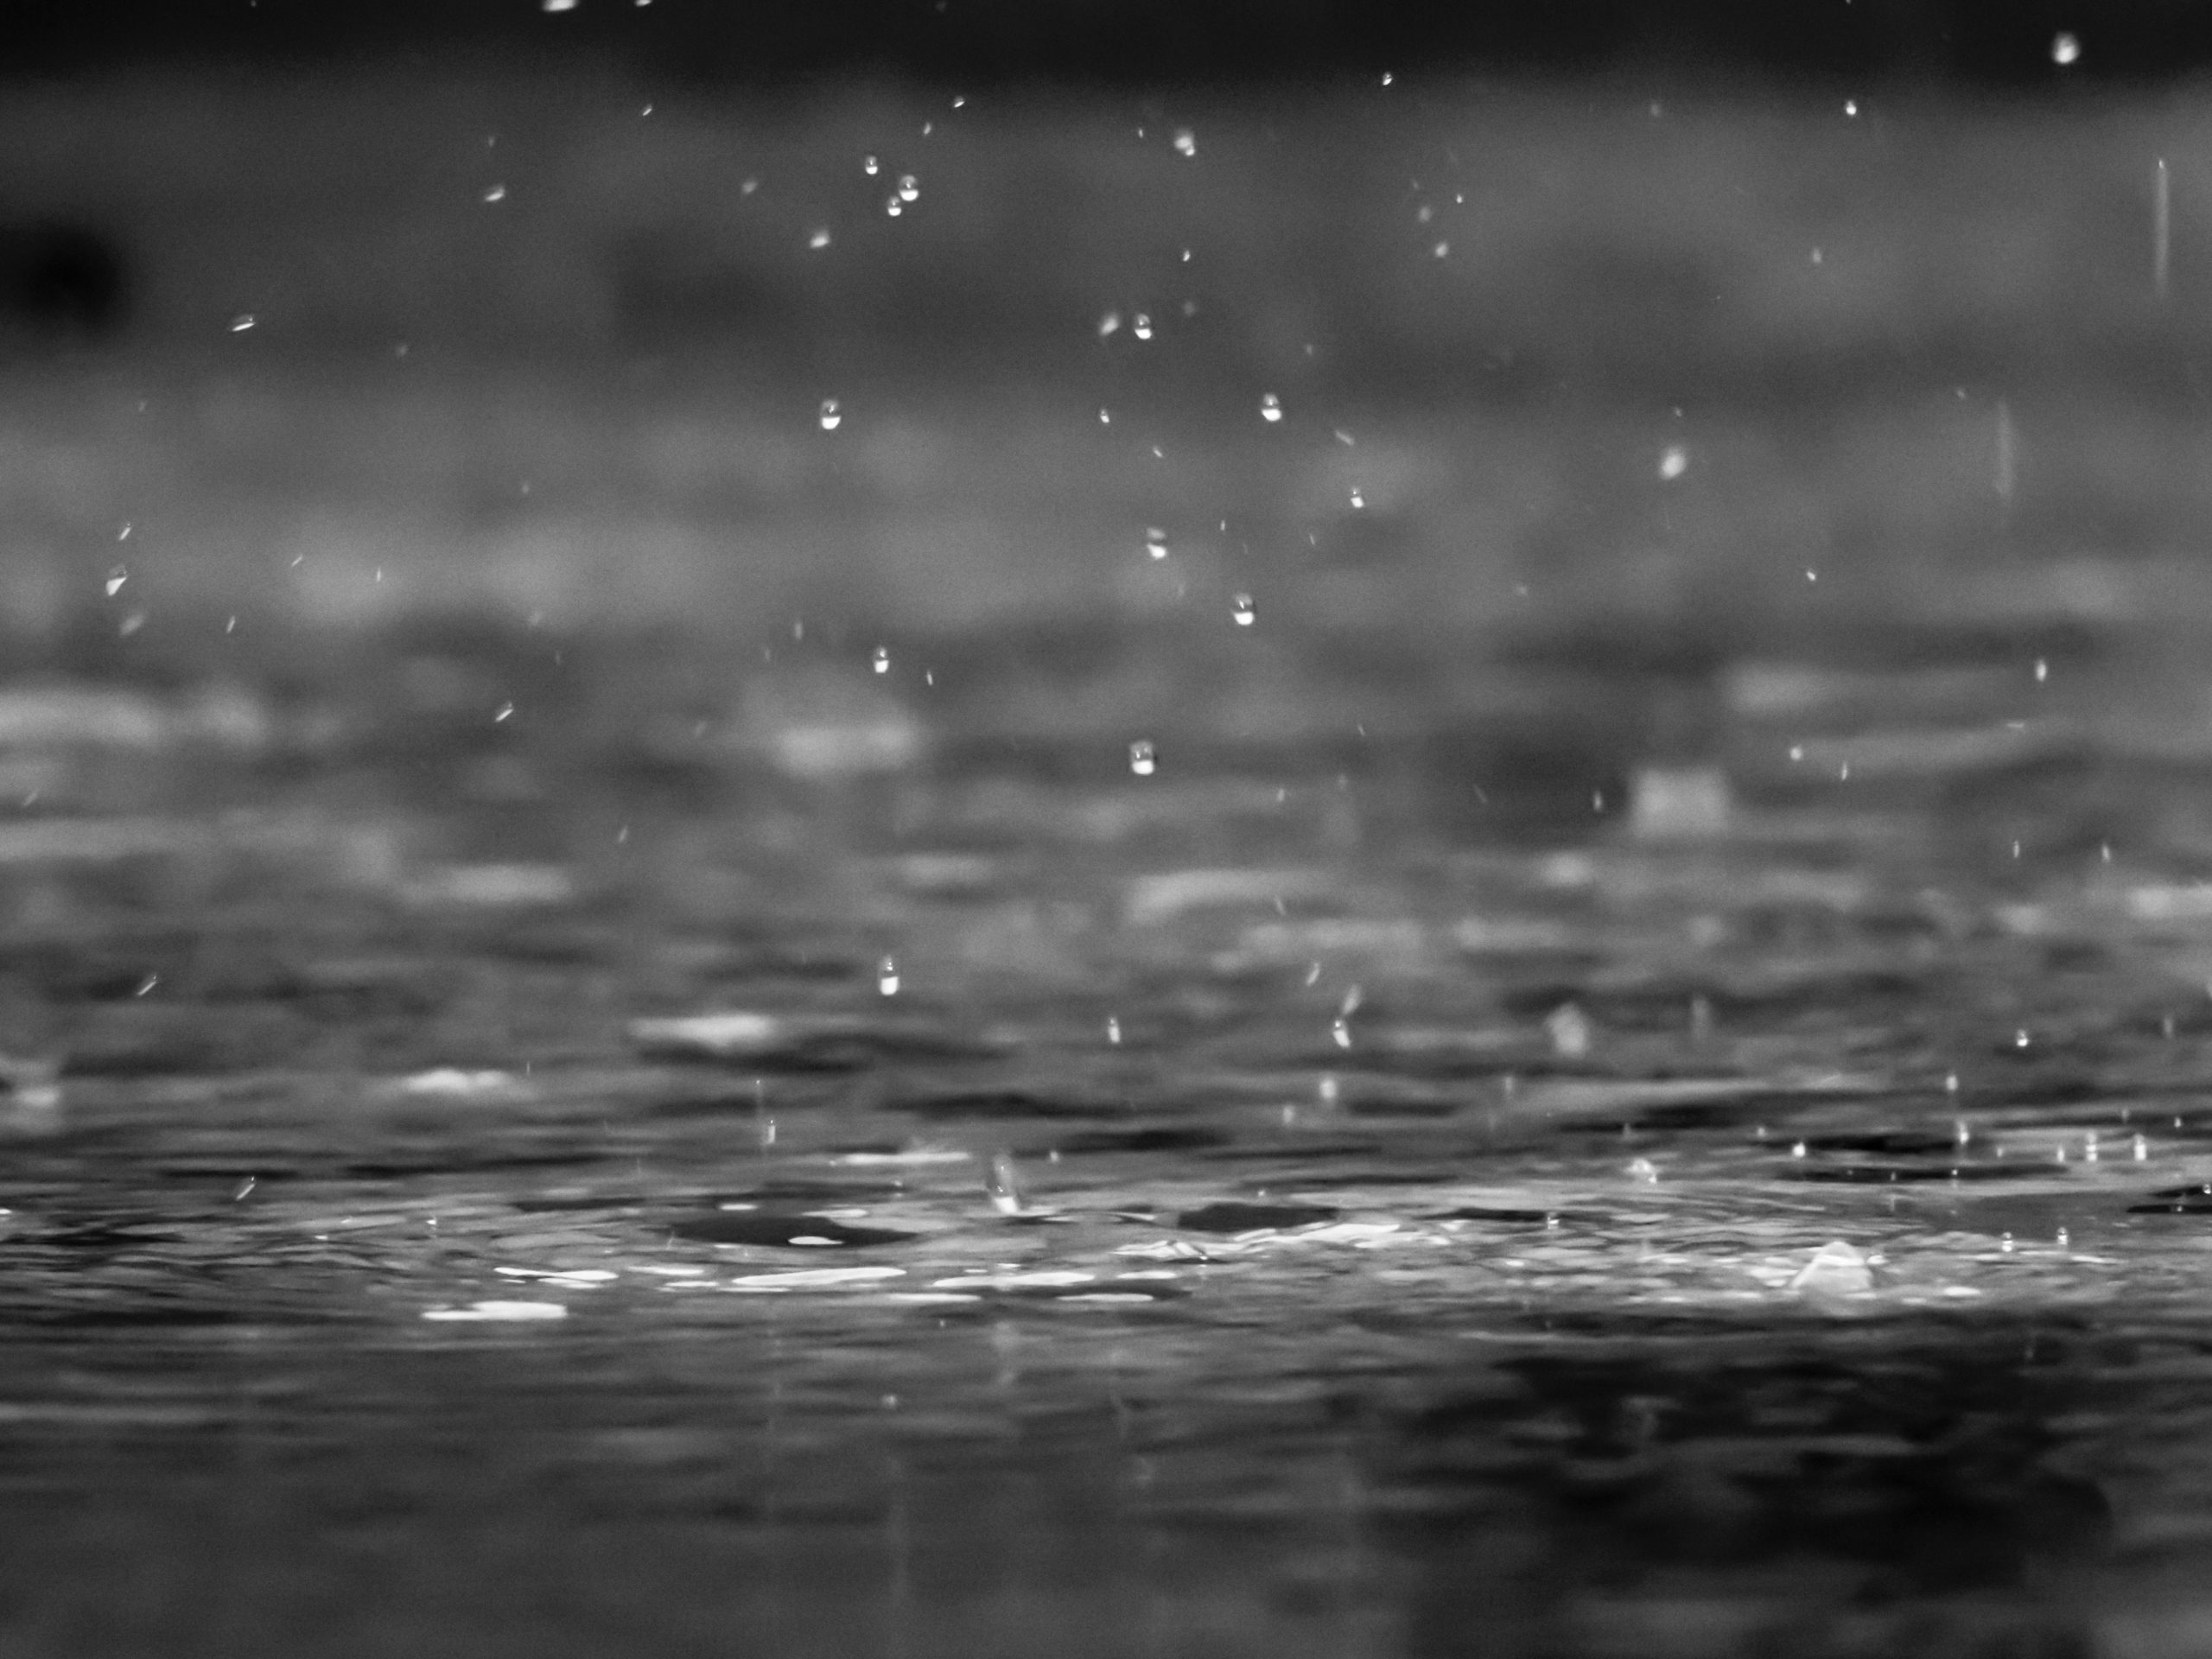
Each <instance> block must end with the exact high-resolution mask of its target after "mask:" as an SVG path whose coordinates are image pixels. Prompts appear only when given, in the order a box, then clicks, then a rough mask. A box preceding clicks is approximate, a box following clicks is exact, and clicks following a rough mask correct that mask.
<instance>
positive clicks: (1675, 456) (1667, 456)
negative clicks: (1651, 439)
mask: <svg viewBox="0 0 2212 1659" xmlns="http://www.w3.org/2000/svg"><path fill="white" fill-rule="evenodd" d="M1689 469H1690V452H1689V451H1688V450H1687V449H1685V448H1682V446H1681V444H1679V443H1670V444H1669V445H1668V446H1667V448H1666V449H1665V450H1664V451H1663V452H1662V454H1660V456H1659V476H1660V477H1662V478H1663V479H1666V480H1668V481H1669V482H1670V483H1671V482H1672V481H1673V480H1675V479H1678V478H1680V477H1681V475H1682V474H1684V473H1687V472H1688V471H1689Z"/></svg>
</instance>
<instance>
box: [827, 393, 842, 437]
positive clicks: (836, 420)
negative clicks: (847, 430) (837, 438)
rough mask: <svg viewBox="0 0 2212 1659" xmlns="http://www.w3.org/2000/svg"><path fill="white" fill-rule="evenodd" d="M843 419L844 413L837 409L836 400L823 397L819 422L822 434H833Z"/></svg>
mask: <svg viewBox="0 0 2212 1659" xmlns="http://www.w3.org/2000/svg"><path fill="white" fill-rule="evenodd" d="M844 418H845V416H844V413H843V411H842V410H840V409H839V408H838V407H837V400H836V398H835V397H824V398H823V400H822V415H821V420H822V429H823V431H824V432H835V431H836V429H837V428H838V426H839V425H840V424H841V423H842V422H843V420H844Z"/></svg>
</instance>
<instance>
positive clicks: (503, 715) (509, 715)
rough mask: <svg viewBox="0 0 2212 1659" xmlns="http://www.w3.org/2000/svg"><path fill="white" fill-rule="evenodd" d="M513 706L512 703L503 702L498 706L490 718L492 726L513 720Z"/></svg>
mask: <svg viewBox="0 0 2212 1659" xmlns="http://www.w3.org/2000/svg"><path fill="white" fill-rule="evenodd" d="M514 714H515V706H514V704H512V702H503V703H501V704H500V705H499V710H498V712H497V713H495V714H494V715H493V716H492V723H493V725H494V726H497V725H499V724H500V723H501V722H503V721H509V720H512V719H513V718H514Z"/></svg>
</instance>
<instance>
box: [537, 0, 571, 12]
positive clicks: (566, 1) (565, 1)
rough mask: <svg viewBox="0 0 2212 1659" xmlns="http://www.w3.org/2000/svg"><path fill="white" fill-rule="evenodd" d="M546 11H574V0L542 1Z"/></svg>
mask: <svg viewBox="0 0 2212 1659" xmlns="http://www.w3.org/2000/svg"><path fill="white" fill-rule="evenodd" d="M542 3H543V6H544V9H545V10H547V11H574V10H575V9H576V0H542Z"/></svg>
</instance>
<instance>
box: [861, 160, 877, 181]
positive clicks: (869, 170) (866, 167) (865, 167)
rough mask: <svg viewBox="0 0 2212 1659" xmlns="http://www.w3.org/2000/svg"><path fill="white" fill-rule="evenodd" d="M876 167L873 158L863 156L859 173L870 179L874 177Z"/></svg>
mask: <svg viewBox="0 0 2212 1659" xmlns="http://www.w3.org/2000/svg"><path fill="white" fill-rule="evenodd" d="M876 167H877V162H876V159H875V157H874V156H861V172H863V173H865V174H867V175H868V177H870V178H871V179H872V178H874V176H875V172H876Z"/></svg>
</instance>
